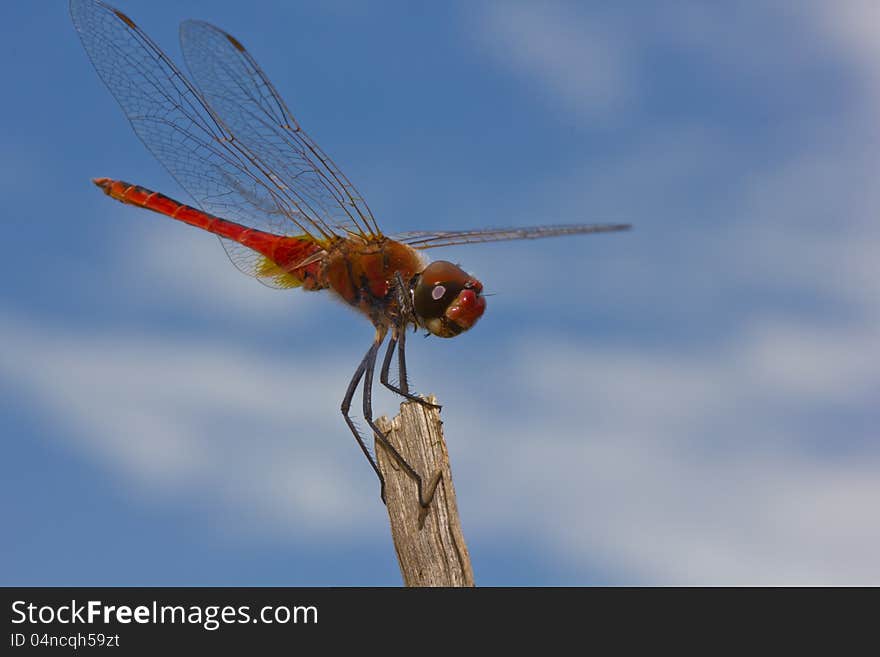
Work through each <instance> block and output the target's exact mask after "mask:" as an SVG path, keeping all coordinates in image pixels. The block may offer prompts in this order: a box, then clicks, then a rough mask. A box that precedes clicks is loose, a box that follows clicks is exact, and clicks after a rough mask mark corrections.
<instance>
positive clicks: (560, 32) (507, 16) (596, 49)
mask: <svg viewBox="0 0 880 657" xmlns="http://www.w3.org/2000/svg"><path fill="white" fill-rule="evenodd" d="M481 9H482V10H481V11H480V12H478V19H477V23H476V25H474V29H475V37H476V38H477V40H478V41H479V42H480V43H481V44H482V45H483V46H484V47H486V48H487V51H488V52H489V54H490V55H491V56H492V57H494V58H495V60H496V61H497V62H498V63H499V64H501V65H502V66H505V67H507V68H509V69H510V70H511V72H513V73H518V74H522V75H523V76H524V77H526V78H528V79H530V80H531V81H532V82H534V83H535V84H536V85H537V86H538V88H540V89H541V90H542V91H544V92H545V93H546V92H549V94H548V96H547V97H549V98H556V99H558V100H559V101H560V102H561V103H562V105H563V106H564V107H565V108H566V109H568V110H571V111H573V112H575V113H576V114H578V115H581V116H585V117H588V118H590V119H596V118H598V117H603V116H608V115H609V114H610V113H612V112H615V111H618V110H620V109H621V108H622V107H623V106H624V105H625V103H626V102H627V101H628V100H629V99H630V97H631V96H632V94H634V93H635V91H636V89H637V87H638V85H637V82H638V80H637V77H636V70H635V69H634V67H633V62H632V61H631V57H630V55H631V53H630V51H629V49H628V48H627V46H626V44H625V43H624V41H623V39H622V35H621V33H620V30H619V29H617V26H616V25H614V24H613V23H611V22H610V21H607V20H602V19H599V18H596V17H594V19H593V20H591V21H589V22H588V21H584V20H582V19H581V17H579V16H577V15H576V14H574V13H573V12H572V11H571V10H570V9H567V8H565V7H563V6H561V5H555V4H547V3H542V4H540V5H539V4H534V3H519V2H517V3H512V2H501V3H491V4H487V5H483V6H482V7H481Z"/></svg>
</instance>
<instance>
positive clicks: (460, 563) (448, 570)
mask: <svg viewBox="0 0 880 657" xmlns="http://www.w3.org/2000/svg"><path fill="white" fill-rule="evenodd" d="M428 401H430V402H431V403H434V404H436V403H437V401H436V399H435V398H434V397H433V396H430V397H428ZM377 424H378V425H379V428H380V429H382V430H383V431H385V432H387V433H388V441H389V442H390V443H391V444H392V445H394V448H395V449H397V451H398V452H400V455H401V456H403V458H405V459H406V460H407V462H408V463H409V464H410V465H411V466H412V467H413V468H414V469H415V470H416V472H418V473H420V474H421V476H422V480H423V482H424V483H423V485H424V495H425V497H426V498H429V497H430V496H431V493H432V490H433V491H434V497H433V499H432V500H431V503H430V504H429V505H428V507H427V509H422V507H421V506H420V505H419V501H418V500H419V496H418V492H417V488H416V482H415V479H413V478H412V477H410V476H409V475H408V474H407V473H406V471H404V470H403V468H401V467H400V464H399V463H398V462H397V459H395V458H394V455H392V454H391V453H390V452H389V451H388V450H387V449H385V448H384V447H383V446H382V444H381V443H380V442H378V441H376V458H377V460H378V463H379V469H380V470H381V471H382V476H384V477H385V500H386V504H387V508H388V518H389V520H390V521H391V537H392V538H393V539H394V548H395V550H396V551H397V561H398V563H399V564H400V572H401V574H402V575H403V581H404V583H405V584H406V585H407V586H474V572H473V570H472V569H471V560H470V556H469V555H468V550H467V546H466V545H465V542H464V534H463V533H462V531H461V521H460V520H459V517H458V506H457V505H456V503H455V488H454V487H453V485H452V471H451V469H450V467H449V453H448V452H447V451H446V442H445V441H444V440H443V428H442V427H443V423H442V422H441V421H440V411H439V410H438V409H432V408H426V407H425V406H424V405H422V404H419V403H418V402H411V401H408V402H404V403H402V404H401V405H400V414H399V415H398V416H397V417H395V418H394V419H393V420H391V421H389V420H388V418H386V417H384V416H383V417H380V418H379V419H378V420H377Z"/></svg>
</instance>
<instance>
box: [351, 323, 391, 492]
mask: <svg viewBox="0 0 880 657" xmlns="http://www.w3.org/2000/svg"><path fill="white" fill-rule="evenodd" d="M384 337H385V334H384V333H382V335H381V336H380V335H379V333H378V332H377V334H376V340H374V341H373V344H372V345H371V346H370V349H369V350H368V351H367V353H366V355H365V356H364V357H363V359H362V360H361V364H360V365H358V367H357V369H356V370H355V372H354V375H353V376H352V377H351V381H350V382H349V384H348V389H347V390H346V391H345V397H343V398H342V405H341V406H340V410H342V417H344V418H345V423H346V424H347V425H348V428H349V429H350V430H351V433H352V434H354V438H355V440H357V442H358V445H359V446H360V448H361V451H362V452H363V453H364V456H366V457H367V461H369V462H370V465H371V466H372V468H373V470H375V472H376V476H377V477H379V487H380V488H379V495H380V496H381V497H382V502H383V503H385V478H384V477H383V476H382V472H381V471H380V470H379V466H378V464H377V463H376V460H375V459H374V458H373V455H372V454H371V453H370V450H369V448H367V444H366V443H365V442H364V439H363V438H362V437H361V434H360V432H359V431H358V429H357V426H355V423H354V421H353V420H352V419H351V417H350V416H349V414H348V411H349V410H350V409H351V400H352V398H353V397H354V392H355V390H357V387H358V383H360V381H361V378H362V377H363V376H364V372H365V371H366V369H367V364H368V362H370V360H372V362H373V363H375V362H376V352H377V351H378V350H379V345H380V344H381V343H382V339H383V338H384ZM371 424H372V421H371Z"/></svg>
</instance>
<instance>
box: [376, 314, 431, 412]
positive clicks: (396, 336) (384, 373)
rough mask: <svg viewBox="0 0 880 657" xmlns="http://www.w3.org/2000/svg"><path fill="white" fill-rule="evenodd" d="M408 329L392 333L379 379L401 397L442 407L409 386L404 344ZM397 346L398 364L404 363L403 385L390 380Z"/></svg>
mask: <svg viewBox="0 0 880 657" xmlns="http://www.w3.org/2000/svg"><path fill="white" fill-rule="evenodd" d="M405 335H406V331H405V330H400V329H397V328H395V329H394V330H393V332H392V333H391V338H390V339H389V340H388V349H387V350H386V351H385V358H384V359H383V360H382V369H381V370H380V371H379V381H380V382H381V383H382V385H383V386H385V387H386V388H388V389H389V390H390V391H391V392H395V393H397V394H398V395H400V396H401V397H406V398H407V399H409V400H410V401H415V402H419V403H420V404H422V405H423V406H427V407H428V408H436V409H438V410H439V409H440V408H441V406H440V405H439V404H432V403H431V402H429V401H427V400H425V399H423V398H422V397H419V396H418V395H416V394H413V393H411V392H410V391H409V386H408V385H405V384H406V361H405V360H404V358H403V346H404V340H405V337H404V336H405ZM395 347H397V358H398V361H397V362H398V365H400V363H403V370H402V372H401V375H400V381H401V385H400V387H398V386H396V385H394V384H393V383H391V381H389V380H388V376H389V371H390V369H391V358H392V357H393V356H394V348H395Z"/></svg>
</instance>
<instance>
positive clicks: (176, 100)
mask: <svg viewBox="0 0 880 657" xmlns="http://www.w3.org/2000/svg"><path fill="white" fill-rule="evenodd" d="M70 14H71V17H72V20H73V24H74V27H75V29H76V31H77V33H78V34H79V37H80V40H81V41H82V45H83V47H84V48H85V50H86V53H87V54H88V56H89V58H90V59H91V62H92V64H93V65H94V68H95V70H96V71H97V73H98V75H99V76H100V78H101V79H102V80H103V82H104V84H105V85H106V86H107V88H108V89H109V90H110V93H111V94H112V95H113V96H114V97H115V98H116V100H117V101H118V103H119V105H120V107H121V108H122V111H123V112H124V114H125V115H126V117H127V118H128V120H129V122H130V124H131V126H132V128H133V129H134V132H135V133H136V134H137V136H138V137H139V138H140V139H141V141H142V142H143V143H144V145H145V146H146V147H147V149H148V150H149V151H150V152H152V154H153V155H154V156H155V157H156V159H158V160H159V162H160V163H161V164H162V165H163V166H164V167H165V168H166V169H167V170H168V172H169V173H170V174H171V176H172V177H173V178H174V179H175V180H176V181H177V182H178V183H179V184H180V186H181V187H182V188H183V189H184V190H185V191H186V192H187V193H188V194H189V195H190V196H191V197H192V198H193V199H194V200H195V202H196V206H192V205H187V204H185V203H181V202H179V201H176V200H174V199H172V198H170V197H168V196H166V195H164V194H162V193H160V192H157V191H152V190H150V189H147V188H145V187H142V186H140V185H137V184H132V183H128V182H124V181H122V180H117V179H113V178H95V179H94V180H93V182H94V183H95V184H96V185H97V186H98V187H100V188H101V189H102V190H103V191H104V193H106V194H107V195H108V196H110V197H111V198H113V199H115V200H117V201H120V202H122V203H126V204H128V205H133V206H136V207H139V208H144V209H146V210H151V211H153V212H156V213H159V214H162V215H165V216H167V217H170V218H172V219H176V220H177V221H180V222H183V223H185V224H189V225H190V226H194V227H196V228H200V229H202V230H205V231H207V232H210V233H214V234H215V235H217V236H219V238H220V241H221V243H222V245H223V247H224V248H225V250H226V253H227V254H228V256H229V258H230V259H231V260H232V262H233V263H234V264H235V266H236V267H238V269H240V270H241V271H242V272H244V273H245V274H248V275H250V276H253V277H254V278H256V279H257V280H258V281H260V282H261V283H264V284H265V285H268V286H270V287H275V288H281V289H289V288H301V289H303V290H305V291H319V290H326V291H327V292H329V293H330V294H332V295H335V296H336V297H338V298H340V299H342V300H343V301H344V302H345V303H347V304H349V305H350V306H352V307H353V308H354V309H355V310H356V311H358V312H359V313H361V314H362V315H365V316H366V317H367V318H368V319H369V320H370V322H371V323H372V324H373V327H374V329H375V334H374V337H373V340H372V343H371V344H370V347H369V349H368V350H367V352H366V354H365V355H364V357H363V358H362V360H361V361H360V364H359V365H358V366H357V369H355V371H354V374H353V375H352V377H351V381H350V382H349V384H348V387H347V388H346V391H345V394H344V396H343V399H342V403H341V406H340V408H341V411H342V416H343V418H344V419H345V422H346V424H347V425H348V428H349V430H350V431H351V433H352V434H353V435H354V437H355V440H356V441H357V443H358V445H359V446H360V449H361V450H362V451H363V453H364V455H365V456H366V458H367V460H368V461H369V463H370V466H371V467H372V468H373V470H374V471H375V473H376V475H377V477H378V478H379V483H380V497H381V499H382V500H383V502H384V501H385V480H384V478H383V476H382V473H381V472H380V470H379V467H378V464H377V462H376V458H375V454H374V453H373V451H372V450H371V449H370V448H369V447H368V444H367V442H366V441H365V439H364V436H363V435H362V434H361V432H360V430H359V429H358V427H357V425H356V424H355V422H354V420H353V419H352V417H351V414H350V411H351V405H352V401H353V399H354V397H355V395H356V393H357V389H358V387H359V386H361V385H362V394H361V401H362V412H363V417H364V420H365V421H366V423H367V425H368V426H369V428H370V430H371V431H372V432H373V434H374V436H375V440H376V441H378V442H379V443H381V444H382V446H383V447H385V448H386V449H387V450H388V452H389V453H390V454H391V455H392V456H393V457H394V458H395V459H396V460H397V461H398V462H399V463H400V465H401V467H402V468H403V470H404V471H405V472H406V473H407V474H408V475H409V476H410V477H412V478H413V479H414V480H415V482H416V484H417V492H418V502H419V504H420V505H421V507H422V508H423V509H425V508H427V506H428V505H429V504H430V501H431V500H430V497H431V496H432V495H431V496H428V497H426V495H425V490H424V489H423V481H422V476H421V475H420V474H419V473H418V472H416V470H415V469H414V468H413V467H412V466H411V465H410V464H409V463H407V461H406V460H405V459H404V458H403V456H402V455H401V454H400V453H399V452H398V451H397V450H396V449H395V448H394V446H393V445H392V444H391V443H390V442H389V441H388V438H387V435H386V434H385V433H384V432H383V431H382V430H381V429H380V428H379V427H378V426H377V425H376V423H375V421H374V419H373V408H372V389H373V379H374V375H375V370H376V365H377V360H378V355H379V352H380V350H381V347H382V345H383V344H384V343H385V341H386V339H387V346H386V350H385V355H384V357H383V359H382V363H381V367H380V372H379V380H380V382H381V384H382V385H383V386H385V387H386V388H388V389H389V390H391V391H392V392H394V393H396V394H397V395H400V396H401V397H403V398H405V399H408V400H412V401H416V402H419V403H420V404H423V405H425V406H435V405H434V404H433V403H431V402H429V401H428V400H427V399H426V398H424V397H422V396H420V395H418V394H416V393H414V392H413V391H412V390H411V388H410V385H409V379H408V376H407V369H406V356H405V346H406V333H407V330H408V329H410V328H412V329H413V330H419V329H422V330H424V331H426V332H427V334H430V335H435V336H438V337H441V338H451V337H455V336H457V335H460V334H462V333H464V332H466V331H468V330H469V329H471V328H473V326H474V325H475V324H476V323H477V321H478V320H479V319H480V317H481V316H482V315H483V313H484V311H485V310H486V295H485V294H484V293H483V285H482V283H481V282H480V281H479V280H477V279H476V278H475V277H474V276H472V275H470V274H468V273H467V272H466V271H464V270H463V269H461V268H460V267H459V266H458V265H457V264H453V263H452V262H448V261H444V260H437V261H433V262H429V261H428V259H427V257H426V256H425V251H428V250H430V249H436V248H440V247H445V246H452V245H461V244H474V243H485V242H497V241H502V240H524V239H537V238H545V237H556V236H563V235H564V236H568V235H582V234H595V233H609V232H616V231H623V230H627V229H628V228H630V226H629V224H564V225H545V226H532V227H510V228H492V229H476V230H473V229H466V230H447V231H414V232H406V233H402V234H398V235H393V236H388V235H385V234H384V233H383V232H382V230H381V229H380V228H379V225H378V223H377V222H376V219H375V217H374V216H373V213H372V212H371V210H370V208H369V206H368V205H367V203H366V201H365V200H364V198H363V196H361V194H360V193H359V192H358V191H357V189H356V188H355V186H354V185H353V184H352V183H351V182H350V181H349V179H348V178H346V176H345V175H344V174H343V173H342V171H340V169H339V168H338V167H337V166H336V165H335V164H334V162H333V160H331V159H330V157H329V156H328V155H327V154H326V153H325V152H324V151H323V150H321V148H320V147H319V146H318V145H317V144H316V143H315V142H314V141H313V140H312V138H311V137H309V136H308V135H307V134H306V133H305V131H303V129H302V128H301V127H300V124H299V123H298V122H297V120H296V119H295V118H294V117H293V115H292V114H291V112H290V110H289V109H288V107H287V105H286V103H285V102H284V101H283V100H282V98H281V96H280V94H279V93H278V91H277V90H276V89H275V87H274V85H273V84H272V83H271V82H270V81H269V78H268V77H266V74H265V73H264V72H263V70H262V69H261V68H260V66H259V65H258V64H257V61H256V60H255V59H254V57H253V56H252V55H251V54H250V52H249V51H248V50H247V49H246V48H245V47H244V45H242V43H241V41H239V40H238V39H236V38H235V37H233V36H232V35H231V34H229V33H227V32H224V31H223V30H221V29H219V28H217V27H215V26H213V25H211V24H210V23H206V22H202V21H194V20H187V21H184V22H183V23H182V24H181V27H180V42H181V47H182V51H183V57H184V60H185V62H186V66H187V69H188V71H189V73H190V76H189V77H187V76H186V75H184V74H183V73H182V72H181V70H180V69H179V68H178V67H177V66H176V65H175V64H174V62H173V61H172V60H171V58H170V57H168V55H166V54H165V52H163V51H162V49H161V48H160V47H159V46H158V45H157V44H156V43H155V42H154V41H153V40H152V39H151V38H150V37H149V36H147V34H146V33H145V32H144V31H143V30H142V29H141V28H140V27H139V26H138V25H137V23H135V22H134V21H133V20H132V19H131V18H129V17H128V16H127V15H126V14H124V13H123V12H121V11H120V10H119V9H116V8H114V7H112V6H110V5H108V4H105V3H104V2H101V1H100V0H70ZM395 352H396V354H397V368H396V369H397V381H396V383H395V382H392V380H391V374H390V371H391V364H392V360H393V359H394V354H395Z"/></svg>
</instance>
